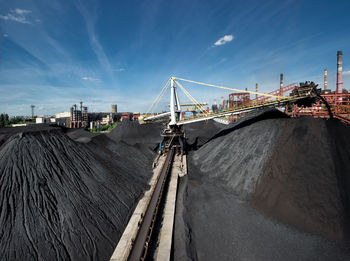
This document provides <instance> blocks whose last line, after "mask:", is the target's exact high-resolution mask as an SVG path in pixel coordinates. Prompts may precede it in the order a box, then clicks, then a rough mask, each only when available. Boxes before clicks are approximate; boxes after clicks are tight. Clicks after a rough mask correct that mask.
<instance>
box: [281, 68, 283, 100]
mask: <svg viewBox="0 0 350 261" xmlns="http://www.w3.org/2000/svg"><path fill="white" fill-rule="evenodd" d="M282 89H283V73H281V75H280V96H282V93H283V91H282Z"/></svg>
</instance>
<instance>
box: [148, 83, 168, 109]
mask: <svg viewBox="0 0 350 261" xmlns="http://www.w3.org/2000/svg"><path fill="white" fill-rule="evenodd" d="M169 81H170V79H168V81H167V82H166V84H165V85H164V87H163V89H162V90H161V92H160V93H159V94H158V96H157V97H156V99H155V100H154V101H153V103H152V105H151V106H150V107H149V108H148V110H147V112H146V114H148V113H149V112H151V110H152V107H153V105H154V104H155V103H156V102H157V100H158V99H159V97H160V96H162V97H163V95H164V93H163V92H165V90H166V89H167V88H168V85H169ZM162 93H163V94H162ZM158 103H159V102H158ZM153 110H154V109H153Z"/></svg>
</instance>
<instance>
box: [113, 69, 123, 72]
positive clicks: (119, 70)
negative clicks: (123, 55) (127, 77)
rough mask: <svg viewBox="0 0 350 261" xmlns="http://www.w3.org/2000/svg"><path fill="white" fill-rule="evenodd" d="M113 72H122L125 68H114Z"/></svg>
mask: <svg viewBox="0 0 350 261" xmlns="http://www.w3.org/2000/svg"><path fill="white" fill-rule="evenodd" d="M113 71H115V72H124V71H125V68H118V69H115V70H113Z"/></svg>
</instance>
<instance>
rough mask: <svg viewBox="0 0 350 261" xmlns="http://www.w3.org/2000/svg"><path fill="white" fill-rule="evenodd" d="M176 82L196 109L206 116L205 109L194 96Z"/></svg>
mask: <svg viewBox="0 0 350 261" xmlns="http://www.w3.org/2000/svg"><path fill="white" fill-rule="evenodd" d="M175 82H176V83H177V84H178V85H179V87H180V88H181V89H182V91H183V92H184V93H185V94H186V96H187V97H188V98H189V99H190V100H191V101H192V102H193V103H194V105H195V107H197V108H199V109H200V110H201V111H202V113H204V114H205V115H206V112H205V108H204V107H203V106H202V105H201V104H200V103H199V102H198V101H197V100H196V99H195V98H193V96H192V95H191V94H190V93H189V92H188V91H187V90H186V89H185V87H183V86H182V84H181V83H180V82H178V81H176V80H175Z"/></svg>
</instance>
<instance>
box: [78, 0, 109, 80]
mask: <svg viewBox="0 0 350 261" xmlns="http://www.w3.org/2000/svg"><path fill="white" fill-rule="evenodd" d="M83 3H84V4H83ZM77 7H78V10H79V12H80V13H81V15H82V17H83V18H84V20H85V24H86V29H87V33H88V36H89V40H90V45H91V47H92V50H93V51H94V53H95V54H96V56H97V58H98V60H99V62H100V64H101V66H103V68H104V69H105V70H106V72H107V73H108V74H109V75H110V76H111V78H113V75H112V66H111V64H110V62H109V59H108V57H107V55H106V53H105V51H104V48H103V46H102V45H101V43H100V41H99V39H98V36H97V34H96V30H95V23H96V11H95V12H94V11H91V8H89V9H88V8H87V4H86V2H82V1H78V2H77ZM92 10H94V8H92Z"/></svg>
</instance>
